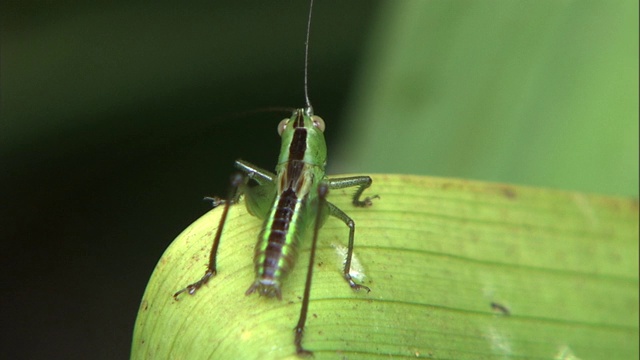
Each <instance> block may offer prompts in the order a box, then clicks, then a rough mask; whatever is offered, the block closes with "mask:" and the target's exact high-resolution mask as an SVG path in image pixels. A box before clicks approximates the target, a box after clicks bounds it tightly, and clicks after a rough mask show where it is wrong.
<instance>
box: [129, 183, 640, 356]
mask: <svg viewBox="0 0 640 360" xmlns="http://www.w3.org/2000/svg"><path fill="white" fill-rule="evenodd" d="M373 179H374V184H373V186H372V188H371V189H370V190H369V191H368V192H369V193H370V194H378V195H380V199H379V200H377V201H376V202H375V203H374V205H373V206H372V207H370V208H366V209H361V208H354V207H353V206H351V205H350V204H349V196H348V194H349V192H348V191H343V190H335V191H333V192H332V193H331V194H330V201H332V202H333V203H335V204H336V205H337V206H339V207H340V208H342V209H343V210H345V211H346V212H347V213H348V214H349V215H350V216H352V217H353V219H354V220H355V221H356V224H357V229H356V248H355V256H356V257H357V259H358V260H359V262H360V264H361V268H360V269H359V271H360V272H361V273H362V274H364V276H365V278H364V283H365V284H366V285H367V286H369V287H371V292H370V293H368V294H367V293H356V292H353V291H352V290H351V289H350V288H349V286H348V285H347V284H346V283H345V281H344V280H343V279H342V277H341V274H340V264H341V262H342V258H341V255H339V254H340V253H341V250H343V249H344V246H346V238H347V227H346V226H345V225H344V224H343V223H341V222H340V221H339V220H336V219H330V220H328V221H327V223H326V224H325V226H324V227H323V228H322V231H321V235H320V241H319V253H318V257H317V262H316V265H315V267H314V269H315V270H314V279H313V287H312V291H311V302H310V315H309V319H308V323H307V327H306V333H305V338H304V345H305V347H307V348H308V349H310V350H313V351H314V352H315V358H316V359H325V358H326V359H343V358H344V359H389V358H407V359H408V358H432V359H503V358H527V359H578V358H579V359H632V358H637V357H638V353H639V351H638V315H639V312H638V250H639V249H638V202H637V200H628V199H622V198H612V197H603V196H597V195H588V194H582V193H573V192H561V191H555V190H546V189H539V188H530V187H517V186H511V185H504V184H492V183H482V182H473V181H464V180H454V179H441V178H429V177H418V176H409V175H376V176H374V177H373ZM220 213H221V211H220V209H214V210H212V211H210V212H209V213H207V214H205V215H204V216H203V217H202V218H200V219H199V220H197V221H196V222H194V223H193V224H192V225H191V226H189V227H188V228H187V229H186V230H185V231H184V232H183V233H182V234H181V235H180V236H178V237H177V238H176V240H175V241H174V242H173V244H172V245H171V246H170V247H169V248H168V249H167V251H166V252H165V254H164V255H163V257H162V258H161V259H160V261H159V262H158V265H157V267H156V269H155V271H154V273H153V275H152V277H151V280H150V281H149V284H148V286H147V290H146V292H145V294H144V297H143V299H142V302H141V306H140V312H139V314H138V319H137V321H136V327H135V331H134V338H133V349H132V358H133V359H146V358H157V359H282V358H295V357H296V356H295V349H294V346H293V337H294V334H293V327H294V325H295V323H296V321H297V318H298V312H299V309H300V302H301V295H302V291H303V287H304V277H305V270H306V264H307V263H308V262H307V256H308V254H309V249H308V244H309V241H305V242H304V244H306V246H305V245H303V246H302V250H301V252H300V256H299V262H298V264H297V266H296V268H295V269H294V271H293V272H292V273H291V274H290V276H289V277H288V278H287V279H286V280H285V282H284V285H283V300H282V301H278V300H276V299H270V298H262V297H259V296H257V295H255V294H254V295H253V296H245V295H244V292H245V290H246V289H247V288H248V287H249V285H250V284H251V282H252V280H253V264H252V256H253V247H254V244H255V241H256V237H257V234H258V232H259V230H260V227H261V222H260V221H259V220H258V219H256V218H254V217H251V216H250V215H248V214H247V212H246V210H245V209H244V206H242V205H239V206H235V207H233V208H232V209H231V211H230V215H229V216H230V218H229V222H228V224H227V227H226V228H225V231H224V234H223V241H222V243H221V246H220V252H219V262H218V275H217V276H216V277H215V278H213V279H212V280H211V281H210V282H209V283H208V284H207V285H206V286H205V287H203V288H202V289H200V290H199V291H198V292H197V293H196V295H194V296H188V295H186V296H182V297H181V299H180V301H177V302H176V301H174V300H173V298H172V294H173V293H174V292H175V291H177V290H179V289H180V288H182V287H184V286H185V285H186V284H188V283H190V282H193V281H194V280H197V279H198V278H199V277H200V276H201V275H202V273H203V272H204V270H205V266H206V264H207V261H208V256H209V248H210V246H211V240H212V237H213V234H214V233H215V230H216V228H217V225H218V219H219V216H220ZM492 304H493V305H492Z"/></svg>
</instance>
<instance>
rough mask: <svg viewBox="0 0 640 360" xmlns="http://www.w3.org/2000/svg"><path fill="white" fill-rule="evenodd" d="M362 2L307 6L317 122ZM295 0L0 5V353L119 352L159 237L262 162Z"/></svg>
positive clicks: (299, 67) (346, 61)
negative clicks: (240, 166)
mask: <svg viewBox="0 0 640 360" xmlns="http://www.w3.org/2000/svg"><path fill="white" fill-rule="evenodd" d="M376 7H377V2H372V1H349V2H343V1H322V2H319V3H318V4H316V8H315V12H314V18H313V21H314V23H313V29H312V33H311V34H312V35H311V38H312V40H311V50H310V56H311V60H310V71H311V74H310V79H309V81H310V84H311V89H310V91H311V97H312V101H313V103H314V106H315V107H316V109H322V116H323V117H324V118H325V119H326V120H327V124H328V130H327V137H328V139H329V146H331V142H330V141H331V140H330V139H331V137H332V134H334V133H336V132H338V131H340V123H339V122H336V123H332V122H331V121H330V120H329V119H332V118H335V117H337V116H338V115H337V114H339V113H340V112H341V109H342V107H343V106H344V101H345V99H346V98H347V93H348V92H349V90H350V87H351V85H352V84H351V81H352V80H351V79H352V77H353V74H354V71H356V69H357V67H358V62H359V59H360V57H361V56H362V55H361V50H362V49H361V48H362V46H363V44H364V43H365V37H366V36H367V32H368V27H369V26H370V22H371V21H372V19H373V17H374V15H375V11H376ZM307 11H308V4H306V2H304V1H288V2H280V3H277V4H276V3H272V2H263V1H252V2H235V1H222V2H220V1H206V2H204V1H203V2H190V3H188V4H185V3H174V2H162V1H160V2H153V3H149V4H147V3H143V2H136V1H128V2H103V3H92V4H82V3H74V2H64V1H60V2H33V1H21V2H3V5H2V10H1V11H0V13H1V14H2V15H0V16H1V20H2V48H1V49H0V51H1V56H2V57H1V61H2V63H1V65H2V69H1V70H2V72H1V74H0V78H1V81H2V87H1V91H2V93H1V98H0V99H1V104H0V105H1V116H2V119H1V126H2V130H1V131H0V133H1V134H0V139H1V142H0V163H1V168H2V171H1V173H0V189H1V190H0V191H1V193H2V206H1V208H0V209H1V210H0V211H2V213H1V214H0V219H1V220H0V224H1V225H0V237H1V239H2V240H1V244H2V245H1V246H2V249H1V251H0V252H1V254H2V255H1V257H2V264H3V265H4V267H3V268H4V270H3V271H2V275H1V276H2V287H3V288H4V290H5V294H4V296H3V297H2V312H1V313H2V318H1V319H0V321H1V322H2V327H3V330H2V345H1V347H2V349H3V350H2V353H3V355H2V356H1V357H3V358H12V359H16V358H66V359H87V358H92V359H115V358H126V357H128V355H129V350H130V342H131V335H132V330H133V325H134V320H135V316H136V312H137V308H138V304H139V301H140V299H141V297H142V294H143V292H144V289H145V285H146V282H147V280H148V278H149V276H150V275H151V272H152V270H153V267H154V266H155V264H156V262H157V261H158V259H159V258H160V256H161V254H162V252H163V251H164V249H165V248H166V247H167V246H168V245H169V243H170V242H171V241H172V240H173V238H174V237H175V236H176V235H178V234H179V233H180V232H181V231H182V230H183V229H184V228H185V227H186V226H187V225H189V224H190V223H191V222H192V221H194V220H195V219H197V218H198V217H199V216H200V215H201V214H203V213H204V212H206V211H207V210H209V209H210V205H208V204H207V203H206V202H203V201H202V197H203V196H205V195H214V194H223V193H224V192H225V191H226V187H227V182H228V178H229V174H230V173H231V171H232V163H233V160H235V159H236V158H243V159H247V160H250V161H252V162H254V163H256V164H258V165H260V166H262V167H265V168H267V169H272V168H273V166H274V164H275V160H276V156H277V153H278V150H279V149H278V147H279V138H278V136H277V133H276V126H277V124H278V122H279V120H280V119H281V118H283V117H286V116H287V115H288V114H286V113H262V114H254V115H242V114H240V113H242V112H245V111H250V110H254V109H257V108H262V107H269V106H286V107H299V106H302V105H303V99H304V98H303V87H302V83H303V54H304V47H303V44H304V37H305V29H306V19H307Z"/></svg>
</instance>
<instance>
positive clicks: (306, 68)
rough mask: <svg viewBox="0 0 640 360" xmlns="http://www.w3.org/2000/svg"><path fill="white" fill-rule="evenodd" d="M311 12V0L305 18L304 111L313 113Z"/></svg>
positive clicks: (309, 114) (309, 113) (308, 113)
mask: <svg viewBox="0 0 640 360" xmlns="http://www.w3.org/2000/svg"><path fill="white" fill-rule="evenodd" d="M312 12H313V0H311V1H310V2H309V19H307V39H306V40H305V42H304V98H305V101H306V103H307V104H306V105H307V106H306V108H305V109H304V111H305V113H306V114H307V115H308V116H311V115H313V106H311V100H309V84H308V82H309V33H310V32H311V13H312Z"/></svg>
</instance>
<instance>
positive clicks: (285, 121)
mask: <svg viewBox="0 0 640 360" xmlns="http://www.w3.org/2000/svg"><path fill="white" fill-rule="evenodd" d="M288 123H289V119H282V121H280V123H279V124H278V135H280V136H282V133H283V132H284V129H286V128H287V124H288Z"/></svg>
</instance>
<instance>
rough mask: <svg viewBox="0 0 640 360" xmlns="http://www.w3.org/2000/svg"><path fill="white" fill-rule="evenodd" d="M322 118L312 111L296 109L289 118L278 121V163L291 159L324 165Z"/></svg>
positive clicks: (325, 150) (325, 156) (325, 148)
mask: <svg viewBox="0 0 640 360" xmlns="http://www.w3.org/2000/svg"><path fill="white" fill-rule="evenodd" d="M324 129H325V124H324V120H322V118H321V117H320V116H317V115H313V113H312V111H311V110H309V111H307V110H305V109H297V110H296V111H294V112H293V115H291V117H290V118H287V119H284V120H282V121H280V124H278V134H280V137H281V138H282V146H281V148H280V158H279V160H278V164H283V163H286V162H289V161H292V160H298V161H303V162H305V163H307V164H311V165H319V166H324V165H325V163H326V161H327V145H326V143H325V141H324Z"/></svg>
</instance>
